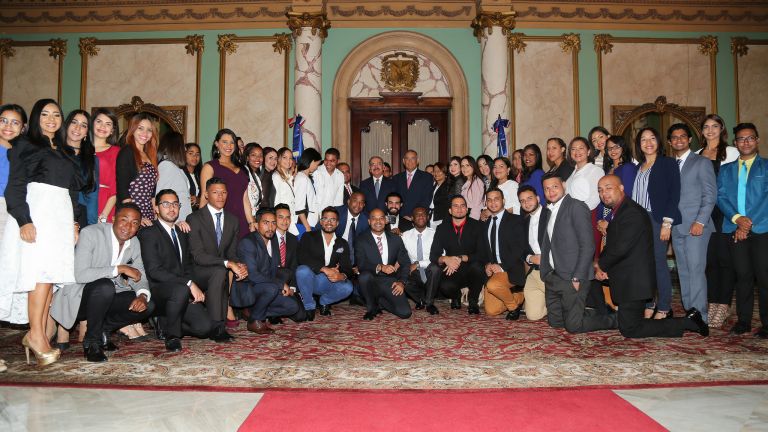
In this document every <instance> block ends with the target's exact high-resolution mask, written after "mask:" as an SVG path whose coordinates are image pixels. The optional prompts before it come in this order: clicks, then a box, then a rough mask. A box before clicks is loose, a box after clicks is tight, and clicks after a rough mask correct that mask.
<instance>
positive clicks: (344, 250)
mask: <svg viewBox="0 0 768 432" xmlns="http://www.w3.org/2000/svg"><path fill="white" fill-rule="evenodd" d="M323 243H324V240H323V231H322V230H319V231H310V232H306V233H304V235H303V236H301V240H300V241H299V265H305V266H308V267H309V268H311V269H312V271H313V272H315V273H320V269H321V268H323V267H326V265H325V246H324V245H323ZM337 264H338V266H339V271H340V272H342V273H344V274H346V275H347V277H351V276H352V263H351V261H350V256H349V244H348V243H347V241H346V240H344V239H343V238H341V237H339V236H336V242H335V243H334V244H333V252H332V253H331V261H330V263H329V264H328V266H327V267H335V266H336V265H337Z"/></svg>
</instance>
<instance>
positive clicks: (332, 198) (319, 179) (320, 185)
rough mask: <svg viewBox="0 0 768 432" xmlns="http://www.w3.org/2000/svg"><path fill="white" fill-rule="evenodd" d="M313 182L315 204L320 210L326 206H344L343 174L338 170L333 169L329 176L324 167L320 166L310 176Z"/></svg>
mask: <svg viewBox="0 0 768 432" xmlns="http://www.w3.org/2000/svg"><path fill="white" fill-rule="evenodd" d="M312 178H313V179H314V180H315V191H316V193H317V202H318V203H319V204H320V209H324V208H326V207H328V206H332V207H338V206H340V205H343V204H344V174H343V173H342V172H341V171H339V170H338V169H334V170H333V173H331V174H329V173H328V170H327V169H325V166H320V167H319V168H318V169H317V170H315V172H314V174H312Z"/></svg>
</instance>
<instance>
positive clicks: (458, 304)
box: [451, 299, 461, 309]
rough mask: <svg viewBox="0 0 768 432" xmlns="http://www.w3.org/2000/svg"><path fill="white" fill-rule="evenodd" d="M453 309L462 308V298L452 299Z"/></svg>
mask: <svg viewBox="0 0 768 432" xmlns="http://www.w3.org/2000/svg"><path fill="white" fill-rule="evenodd" d="M451 309H461V300H460V299H453V300H451Z"/></svg>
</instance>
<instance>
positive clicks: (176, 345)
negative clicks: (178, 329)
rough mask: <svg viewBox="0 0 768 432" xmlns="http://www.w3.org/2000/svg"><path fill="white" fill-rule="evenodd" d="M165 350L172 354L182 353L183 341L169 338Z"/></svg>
mask: <svg viewBox="0 0 768 432" xmlns="http://www.w3.org/2000/svg"><path fill="white" fill-rule="evenodd" d="M165 349H166V350H167V351H170V352H180V351H181V339H179V338H169V339H166V340H165Z"/></svg>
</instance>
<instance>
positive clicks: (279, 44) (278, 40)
mask: <svg viewBox="0 0 768 432" xmlns="http://www.w3.org/2000/svg"><path fill="white" fill-rule="evenodd" d="M273 37H274V38H275V43H273V44H272V48H273V49H274V50H275V52H276V53H278V54H282V53H283V51H285V52H286V53H287V52H290V51H291V48H293V41H292V40H291V35H290V34H289V33H275V34H274V36H273Z"/></svg>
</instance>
